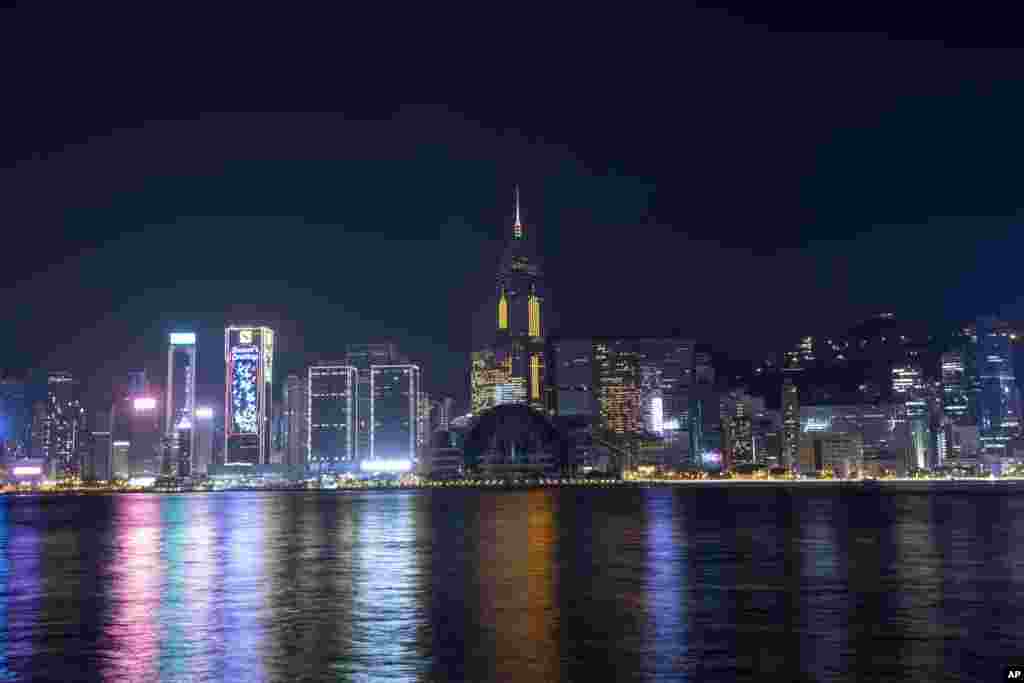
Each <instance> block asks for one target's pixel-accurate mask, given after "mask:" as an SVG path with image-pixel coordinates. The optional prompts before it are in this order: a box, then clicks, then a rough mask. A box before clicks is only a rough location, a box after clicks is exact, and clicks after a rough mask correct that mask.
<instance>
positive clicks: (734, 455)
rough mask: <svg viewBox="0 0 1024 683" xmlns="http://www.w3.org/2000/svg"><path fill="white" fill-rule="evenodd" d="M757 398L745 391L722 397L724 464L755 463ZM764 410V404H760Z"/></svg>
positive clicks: (727, 465) (729, 465)
mask: <svg viewBox="0 0 1024 683" xmlns="http://www.w3.org/2000/svg"><path fill="white" fill-rule="evenodd" d="M754 404H755V399H754V397H753V396H750V395H748V394H746V393H745V392H743V391H732V392H730V393H729V394H727V395H725V396H723V397H722V399H721V402H720V405H721V416H722V417H721V419H722V441H723V444H722V457H723V460H724V463H723V464H724V466H725V468H726V469H729V468H730V467H731V466H733V465H749V464H753V463H754V433H753V416H754V413H755V406H754ZM758 407H759V408H761V410H762V411H763V406H758Z"/></svg>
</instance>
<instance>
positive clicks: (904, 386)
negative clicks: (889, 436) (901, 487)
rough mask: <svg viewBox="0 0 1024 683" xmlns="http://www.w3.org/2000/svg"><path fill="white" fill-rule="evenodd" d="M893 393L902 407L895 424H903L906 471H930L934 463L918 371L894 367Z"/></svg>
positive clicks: (911, 366) (905, 366) (924, 390)
mask: <svg viewBox="0 0 1024 683" xmlns="http://www.w3.org/2000/svg"><path fill="white" fill-rule="evenodd" d="M892 393H893V398H894V400H895V401H896V402H897V403H898V405H901V406H902V411H901V412H900V413H899V414H898V417H897V422H905V432H904V438H905V442H906V447H907V449H908V451H907V466H908V468H909V469H926V468H931V467H933V466H934V465H935V464H936V462H935V459H934V458H933V456H932V445H931V428H930V415H929V412H928V401H927V388H926V386H925V381H924V373H923V372H922V370H921V368H920V367H919V366H917V365H915V364H912V363H907V364H903V365H896V366H894V367H893V369H892Z"/></svg>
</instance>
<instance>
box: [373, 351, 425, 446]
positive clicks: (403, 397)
mask: <svg viewBox="0 0 1024 683" xmlns="http://www.w3.org/2000/svg"><path fill="white" fill-rule="evenodd" d="M370 396H371V397H372V399H373V400H372V401H371V402H370V457H369V460H373V461H389V462H397V461H406V462H410V463H412V462H415V460H416V452H417V443H418V435H417V427H418V425H419V398H420V369H419V367H417V366H416V365H412V364H401V365H373V366H371V368H370Z"/></svg>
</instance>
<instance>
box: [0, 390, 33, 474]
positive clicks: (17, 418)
mask: <svg viewBox="0 0 1024 683" xmlns="http://www.w3.org/2000/svg"><path fill="white" fill-rule="evenodd" d="M30 424H31V419H30V415H29V404H28V397H27V393H26V386H25V382H23V381H21V380H17V379H14V378H12V377H5V378H3V379H0V455H4V456H5V457H7V458H10V459H23V458H27V457H28V455H29V440H28V439H29V433H30V430H29V427H30Z"/></svg>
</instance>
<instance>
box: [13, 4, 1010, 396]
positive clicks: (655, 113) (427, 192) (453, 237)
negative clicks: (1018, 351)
mask: <svg viewBox="0 0 1024 683" xmlns="http://www.w3.org/2000/svg"><path fill="white" fill-rule="evenodd" d="M492 9H493V8H492ZM510 9H512V8H510ZM396 12H397V9H396ZM2 14H3V18H2V19H0V25H2V26H3V27H4V28H3V29H2V30H3V32H4V33H3V35H2V36H0V37H2V38H3V41H2V43H3V45H4V47H3V50H4V51H5V53H6V54H5V63H6V64H7V65H8V66H9V67H11V66H13V67H14V68H10V69H9V70H8V73H7V74H6V75H5V83H4V85H3V89H4V98H3V100H4V102H5V103H6V104H5V113H6V116H5V119H6V123H5V124H4V127H3V129H2V133H0V135H2V138H0V140H2V145H0V154H2V158H0V162H2V163H0V225H2V226H3V234H4V236H5V240H4V247H5V248H4V252H3V253H4V259H3V267H2V269H0V303H2V310H3V317H4V324H5V328H6V329H7V330H8V331H9V333H8V334H4V335H2V336H0V367H4V368H9V369H13V370H22V369H25V368H33V367H36V368H46V369H65V368H66V369H71V370H72V371H74V372H76V373H77V374H79V375H80V376H82V377H83V378H85V379H86V380H87V382H88V387H89V391H90V393H91V394H93V395H101V394H102V392H103V391H105V390H106V389H108V388H109V386H110V384H111V383H112V381H113V379H114V377H115V376H121V375H123V374H124V373H126V372H127V371H128V370H130V369H133V368H136V367H140V366H146V367H149V368H151V369H152V371H153V372H154V373H158V377H159V378H160V379H162V374H163V372H162V371H160V368H161V361H162V356H161V353H162V352H164V351H165V346H164V345H165V343H166V342H165V340H166V337H165V335H166V333H167V332H169V331H171V330H172V329H193V328H194V329H196V330H197V331H198V332H199V342H200V352H199V353H200V361H199V365H200V380H201V386H202V390H203V391H204V392H205V393H207V394H208V395H209V396H211V397H213V398H215V397H216V396H218V395H219V392H220V387H219V385H218V383H219V382H220V381H222V377H223V359H222V355H223V337H222V334H223V332H222V328H223V325H224V323H225V322H227V321H238V322H243V321H247V320H250V319H251V320H257V321H266V322H268V323H270V324H272V325H273V326H274V327H276V328H277V329H278V330H279V335H280V336H279V345H280V351H281V352H282V354H283V355H282V356H281V357H280V358H279V361H280V365H279V366H278V367H280V368H281V370H282V371H283V370H287V369H297V368H299V367H301V365H302V364H303V363H304V362H306V361H307V360H310V359H313V358H318V357H319V358H331V357H334V358H337V357H339V356H341V355H342V354H343V352H344V346H345V344H347V343H360V342H373V341H380V340H392V341H394V342H396V343H397V344H398V345H399V347H400V348H401V349H402V350H404V351H405V352H406V353H407V354H408V355H410V356H411V357H412V358H413V359H414V360H416V361H418V362H420V363H421V364H422V365H423V366H424V369H425V388H426V389H427V390H428V391H430V392H432V393H450V394H454V395H455V396H457V397H458V398H460V399H463V400H464V399H465V398H467V396H468V353H469V351H470V350H471V349H472V348H473V347H474V346H476V345H479V344H481V343H484V342H486V341H487V339H488V332H489V331H490V326H491V324H492V322H493V314H492V311H491V310H490V308H486V307H485V306H486V305H487V304H488V301H489V297H490V296H491V295H492V293H493V287H494V271H495V268H496V266H497V260H498V257H499V254H500V251H501V246H502V244H501V240H502V239H503V238H504V237H505V235H506V233H507V231H508V229H509V224H510V221H511V213H512V203H511V198H512V187H513V185H514V184H515V183H519V184H520V185H521V187H522V200H523V217H524V221H525V222H526V224H527V226H528V227H527V229H528V230H529V229H534V230H537V231H538V233H537V234H538V235H539V239H540V241H541V247H542V250H543V254H544V263H545V266H546V273H547V282H548V286H549V296H548V299H547V304H546V306H547V309H548V312H549V315H548V319H547V323H546V324H547V326H548V329H549V330H552V329H554V328H556V327H557V328H561V329H564V330H566V331H571V332H573V333H591V332H592V333H599V334H616V333H623V334H637V333H662V332H668V331H670V330H672V329H679V330H681V331H682V332H683V333H684V334H686V335H688V336H691V337H693V338H695V339H697V340H699V341H702V342H706V343H709V344H711V345H712V346H713V347H714V348H715V349H718V350H721V351H724V352H727V353H728V354H730V355H732V356H734V357H736V358H742V359H758V358H761V357H762V356H764V355H765V354H767V353H769V352H772V351H778V350H780V349H782V348H784V347H788V346H789V345H790V344H791V343H792V341H793V340H794V339H795V337H797V336H798V335H800V334H804V333H813V332H820V331H829V330H833V329H836V328H843V327H846V326H848V325H849V324H851V323H853V322H855V321H856V320H858V319H859V318H862V317H865V316H867V315H870V314H872V313H875V312H878V311H882V310H886V311H895V312H896V313H897V314H899V315H900V316H903V317H908V318H916V319H922V320H927V321H933V322H934V323H935V324H937V325H938V324H944V323H946V322H948V321H953V320H956V319H959V318H964V317H971V316H974V315H976V314H979V313H1002V314H1003V315H1006V316H1007V317H1011V318H1019V317H1024V307H1022V306H1021V299H1020V291H1021V285H1020V275H1019V273H1020V269H1019V267H1018V262H1019V254H1020V253H1021V247H1022V246H1024V239H1022V238H1021V236H1020V220H1019V211H1020V210H1021V208H1022V207H1024V200H1022V199H1021V196H1022V193H1024V172H1022V170H1021V169H1022V159H1024V135H1022V131H1024V124H1022V122H1024V83H1022V82H1021V80H1020V74H1021V73H1024V71H1022V70H1021V66H1022V64H1021V55H1020V53H1019V52H1017V51H1015V50H1012V49H1008V48H1006V49H1004V48H998V49H997V48H993V47H985V48H980V47H979V46H982V45H988V46H991V45H1008V44H1009V43H1008V39H1007V37H1004V36H1002V35H1001V34H999V33H986V32H985V27H986V26H988V25H989V23H991V24H992V25H999V24H1000V23H1001V22H1000V21H999V19H998V18H997V17H989V18H987V19H986V23H984V26H983V25H981V24H980V23H979V25H978V26H974V25H972V24H971V23H970V22H969V21H966V22H965V21H960V20H959V18H958V17H953V16H950V17H941V16H935V15H928V18H927V20H921V17H914V16H906V17H904V16H895V15H889V16H875V17H872V16H861V17H846V19H845V21H839V20H836V19H830V18H828V17H826V16H824V15H821V16H817V15H803V14H801V15H797V14H795V13H793V14H789V15H776V16H771V15H765V14H752V13H750V12H748V11H745V10H741V9H736V8H733V9H732V10H731V11H726V10H723V9H687V10H682V11H679V12H678V13H677V14H674V15H672V16H661V17H660V16H655V15H652V14H645V15H643V16H635V17H624V16H620V15H615V16H604V15H595V14H584V13H580V14H572V15H566V16H555V15H554V14H552V13H551V12H550V10H546V11H545V12H544V13H543V14H531V13H529V12H522V13H521V15H517V16H514V17H513V18H508V17H500V16H497V17H496V16H490V15H488V14H486V12H484V10H483V9H481V13H480V14H479V15H475V16H470V15H461V16H459V17H457V18H452V19H450V20H449V19H447V18H444V17H441V16H438V15H422V16H419V15H417V16H413V15H403V16H401V17H400V18H399V17H391V18H382V17H377V18H368V17H365V18H364V17H361V16H356V15H354V14H353V15H346V16H338V17H330V18H326V17H315V16H312V15H304V14H300V13H298V12H296V13H295V14H294V15H281V16H278V15H274V16H267V15H245V16H240V15H232V16H212V15H203V16H176V17H163V18H156V19H155V18H153V17H149V16H146V15H141V14H140V15H138V16H132V17H129V16H126V15H120V14H119V15H117V16H109V17H106V16H97V15H94V14H90V15H82V16H79V17H75V16H64V17H62V18H61V21H60V22H59V25H58V23H57V22H55V20H54V17H52V16H42V15H34V14H30V13H28V12H26V11H25V10H23V9H17V10H3V11H2ZM510 14H513V15H516V14H517V13H516V12H510ZM953 22H957V23H956V24H954V23H953ZM838 29H847V31H848V32H846V33H839V32H837V31H838Z"/></svg>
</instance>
